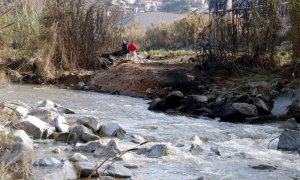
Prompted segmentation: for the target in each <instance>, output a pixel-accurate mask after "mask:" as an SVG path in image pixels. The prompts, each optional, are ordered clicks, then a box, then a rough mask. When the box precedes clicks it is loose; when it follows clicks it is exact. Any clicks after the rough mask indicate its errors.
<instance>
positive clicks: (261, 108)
mask: <svg viewBox="0 0 300 180" xmlns="http://www.w3.org/2000/svg"><path fill="white" fill-rule="evenodd" d="M251 103H252V104H253V105H254V106H256V107H257V110H258V112H259V113H260V114H263V115H266V114H270V108H269V106H268V105H267V104H266V103H265V102H264V101H263V100H262V99H260V98H252V99H251Z"/></svg>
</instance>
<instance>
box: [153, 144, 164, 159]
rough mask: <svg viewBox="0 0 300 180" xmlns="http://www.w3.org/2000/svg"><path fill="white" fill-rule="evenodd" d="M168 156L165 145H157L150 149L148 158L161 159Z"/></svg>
mask: <svg viewBox="0 0 300 180" xmlns="http://www.w3.org/2000/svg"><path fill="white" fill-rule="evenodd" d="M167 154H168V148H167V146H166V145H164V144H156V145H154V146H152V147H151V148H150V152H149V154H148V157H151V158H160V157H162V156H166V155H167Z"/></svg>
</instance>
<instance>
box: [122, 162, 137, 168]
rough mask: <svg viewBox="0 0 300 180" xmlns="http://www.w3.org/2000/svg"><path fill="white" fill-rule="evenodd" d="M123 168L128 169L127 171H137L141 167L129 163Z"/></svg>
mask: <svg viewBox="0 0 300 180" xmlns="http://www.w3.org/2000/svg"><path fill="white" fill-rule="evenodd" d="M123 166H124V167H125V168H127V169H137V168H139V165H137V164H129V163H127V164H123Z"/></svg>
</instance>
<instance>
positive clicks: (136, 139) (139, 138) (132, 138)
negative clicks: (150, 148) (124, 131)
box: [130, 135, 146, 144]
mask: <svg viewBox="0 0 300 180" xmlns="http://www.w3.org/2000/svg"><path fill="white" fill-rule="evenodd" d="M130 141H131V142H133V143H135V144H141V143H144V142H146V140H145V139H144V138H143V137H142V136H139V135H131V136H130Z"/></svg>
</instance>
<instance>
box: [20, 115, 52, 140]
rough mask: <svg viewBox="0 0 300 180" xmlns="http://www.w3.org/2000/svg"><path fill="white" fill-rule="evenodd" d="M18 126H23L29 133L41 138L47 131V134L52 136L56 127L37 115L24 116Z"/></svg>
mask: <svg viewBox="0 0 300 180" xmlns="http://www.w3.org/2000/svg"><path fill="white" fill-rule="evenodd" d="M17 126H18V127H21V129H23V130H24V131H25V132H26V133H27V134H28V135H30V136H33V138H36V139H40V138H42V135H43V134H44V133H45V132H46V131H47V136H50V135H51V134H52V133H53V132H54V131H55V127H54V126H51V125H50V124H48V123H46V122H44V121H42V120H40V119H39V118H37V117H35V116H30V115H28V116H26V117H23V118H22V119H21V120H20V121H19V122H18V123H17Z"/></svg>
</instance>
